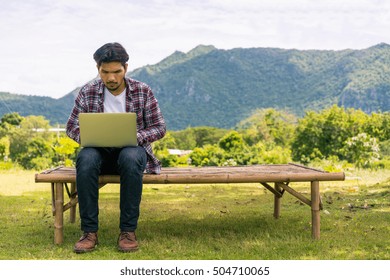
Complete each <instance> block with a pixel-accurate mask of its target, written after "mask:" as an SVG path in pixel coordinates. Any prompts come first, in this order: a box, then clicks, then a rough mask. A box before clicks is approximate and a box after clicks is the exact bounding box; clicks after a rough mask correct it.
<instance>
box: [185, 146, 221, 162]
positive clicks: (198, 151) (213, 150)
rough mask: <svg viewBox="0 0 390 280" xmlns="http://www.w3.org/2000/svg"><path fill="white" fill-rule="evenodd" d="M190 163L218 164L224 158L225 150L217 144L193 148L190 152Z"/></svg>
mask: <svg viewBox="0 0 390 280" xmlns="http://www.w3.org/2000/svg"><path fill="white" fill-rule="evenodd" d="M190 159H191V164H192V165H195V166H220V165H222V163H223V162H224V160H225V152H224V150H223V149H221V148H220V147H218V146H217V145H209V144H207V145H205V146H203V147H202V148H195V149H194V150H193V151H192V153H191V154H190Z"/></svg>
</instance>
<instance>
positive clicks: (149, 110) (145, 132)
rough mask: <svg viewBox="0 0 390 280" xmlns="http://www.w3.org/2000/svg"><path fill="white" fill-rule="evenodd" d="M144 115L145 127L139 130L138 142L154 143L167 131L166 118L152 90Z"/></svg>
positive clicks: (149, 93) (149, 92)
mask: <svg viewBox="0 0 390 280" xmlns="http://www.w3.org/2000/svg"><path fill="white" fill-rule="evenodd" d="M143 117H144V128H142V129H140V130H138V132H137V139H138V144H139V145H142V144H145V143H152V142H154V141H157V140H159V139H161V138H163V137H164V135H165V133H166V125H165V120H164V117H163V115H162V113H161V111H160V107H159V106H158V102H157V99H156V98H155V97H154V95H153V93H152V91H151V90H149V91H148V93H147V98H146V100H145V108H144V116H143Z"/></svg>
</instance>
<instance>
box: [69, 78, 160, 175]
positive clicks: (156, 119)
mask: <svg viewBox="0 0 390 280" xmlns="http://www.w3.org/2000/svg"><path fill="white" fill-rule="evenodd" d="M125 82H126V112H135V113H136V114H137V140H138V145H140V146H142V147H144V148H145V150H146V153H147V156H148V162H147V164H146V172H147V173H156V174H159V173H160V171H161V163H160V161H159V160H158V159H157V158H156V157H155V156H154V154H153V151H152V146H151V144H150V143H152V142H154V141H156V140H158V139H161V138H162V137H164V135H165V132H166V125H165V121H164V118H163V116H162V114H161V111H160V108H159V106H158V102H157V99H156V98H155V97H154V95H153V92H152V90H151V89H150V87H149V86H148V85H146V84H144V83H142V82H139V81H136V80H133V79H130V78H125ZM104 87H105V86H104V83H103V81H102V80H101V79H96V80H94V81H92V82H91V83H88V84H86V85H84V86H83V87H82V88H81V89H80V91H79V93H78V95H77V97H76V100H75V104H74V107H73V109H72V112H71V114H70V117H69V119H68V122H67V125H66V134H67V135H68V136H69V137H70V138H72V139H73V140H75V141H76V142H78V143H80V129H79V113H86V112H90V113H103V112H104V105H103V104H104Z"/></svg>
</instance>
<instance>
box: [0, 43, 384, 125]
mask: <svg viewBox="0 0 390 280" xmlns="http://www.w3.org/2000/svg"><path fill="white" fill-rule="evenodd" d="M389 65H390V46H389V45H388V44H385V43H381V44H378V45H375V46H372V47H370V48H367V49H363V50H352V49H347V50H341V51H322V50H321V51H320V50H307V51H301V50H295V49H291V50H288V49H278V48H236V49H231V50H220V49H217V48H215V47H214V46H205V45H199V46H197V47H196V48H194V49H192V50H191V51H189V52H187V53H183V52H178V51H176V52H174V53H173V54H172V55H170V56H168V57H167V58H165V59H163V60H162V61H161V62H159V63H157V64H155V65H147V66H144V67H141V68H138V69H136V70H134V71H132V72H129V73H128V76H130V77H132V78H134V79H137V80H140V81H143V82H145V83H147V84H149V85H150V86H151V87H152V89H153V91H154V93H155V95H156V97H157V98H158V100H159V104H160V106H161V109H162V111H163V114H164V116H165V118H166V120H167V124H168V129H170V130H179V129H184V128H186V127H188V126H202V125H207V126H214V127H221V128H231V127H234V126H235V125H236V124H237V123H238V122H239V121H240V120H242V119H244V118H246V117H248V116H249V115H250V114H251V113H252V112H253V111H254V110H255V109H257V108H267V107H274V108H276V109H280V110H287V111H289V112H291V113H294V114H296V115H298V116H303V115H304V113H305V111H307V110H320V109H323V108H325V107H328V106H330V105H332V104H338V105H340V106H345V107H351V108H359V109H362V110H363V111H365V112H367V113H370V112H375V111H381V112H385V111H389V110H390V66H389ZM80 86H81V85H80ZM77 91H78V89H75V90H74V91H72V92H70V93H69V94H67V95H65V96H64V97H62V98H60V99H53V98H49V97H38V96H25V95H17V94H9V93H2V92H0V115H2V114H4V113H7V112H9V110H10V109H11V110H12V109H13V110H17V111H18V112H19V113H20V114H21V115H29V114H33V115H44V116H45V117H46V118H48V119H49V120H51V122H52V123H60V124H63V123H65V122H66V119H67V117H68V115H69V112H70V110H71V108H72V106H73V100H74V97H75V94H77ZM4 104H6V105H4ZM7 107H8V108H7Z"/></svg>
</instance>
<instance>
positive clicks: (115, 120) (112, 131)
mask: <svg viewBox="0 0 390 280" xmlns="http://www.w3.org/2000/svg"><path fill="white" fill-rule="evenodd" d="M79 125H80V146H82V147H127V146H137V117H136V114H135V113H80V114H79Z"/></svg>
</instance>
